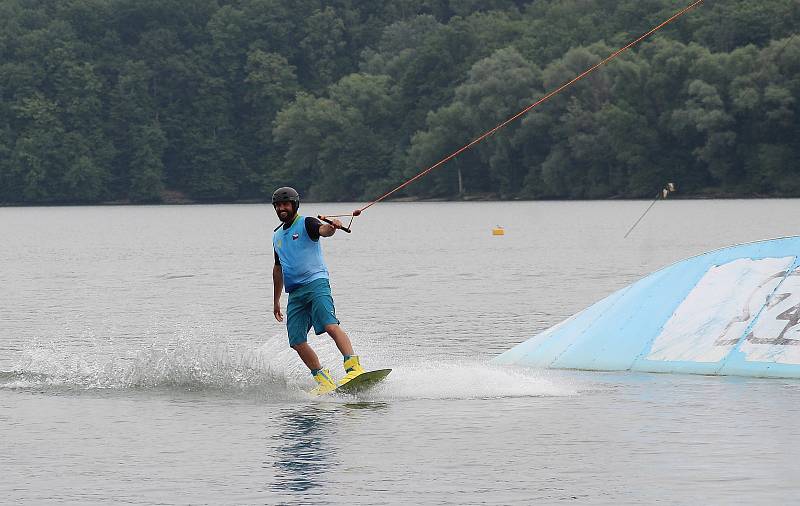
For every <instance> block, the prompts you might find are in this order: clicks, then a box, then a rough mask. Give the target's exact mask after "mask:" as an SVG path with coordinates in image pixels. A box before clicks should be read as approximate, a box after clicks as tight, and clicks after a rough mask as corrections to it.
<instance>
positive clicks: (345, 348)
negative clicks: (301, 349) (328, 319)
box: [312, 323, 355, 356]
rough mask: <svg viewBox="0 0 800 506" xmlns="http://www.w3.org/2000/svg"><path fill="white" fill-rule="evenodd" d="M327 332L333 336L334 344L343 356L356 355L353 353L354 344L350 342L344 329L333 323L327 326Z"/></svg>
mask: <svg viewBox="0 0 800 506" xmlns="http://www.w3.org/2000/svg"><path fill="white" fill-rule="evenodd" d="M325 332H327V333H328V335H329V336H331V338H332V339H333V342H334V343H336V347H337V348H339V352H341V354H342V355H343V356H350V355H355V353H353V344H352V343H351V342H350V338H349V337H347V333H345V331H344V330H342V327H340V326H338V325H336V324H335V323H331V324H329V325H325ZM312 353H313V351H312Z"/></svg>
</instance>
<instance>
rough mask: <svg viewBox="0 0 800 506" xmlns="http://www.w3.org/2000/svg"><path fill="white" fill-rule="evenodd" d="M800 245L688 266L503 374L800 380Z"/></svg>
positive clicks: (654, 277)
mask: <svg viewBox="0 0 800 506" xmlns="http://www.w3.org/2000/svg"><path fill="white" fill-rule="evenodd" d="M798 257H800V236H796V237H785V238H780V239H771V240H767V241H760V242H754V243H748V244H740V245H737V246H731V247H728V248H724V249H720V250H716V251H711V252H708V253H704V254H702V255H699V256H696V257H692V258H688V259H686V260H682V261H680V262H678V263H675V264H673V265H671V266H669V267H666V268H664V269H661V270H659V271H656V272H654V273H652V274H650V275H649V276H647V277H645V278H643V279H641V280H639V281H637V282H636V283H633V284H632V285H629V286H627V287H625V288H623V289H621V290H619V291H617V292H615V293H613V294H611V295H609V296H608V297H606V298H605V299H603V300H601V301H599V302H597V303H595V304H594V305H592V306H590V307H588V308H587V309H585V310H583V311H581V312H580V313H577V314H576V315H574V316H572V317H571V318H569V319H567V320H565V321H563V322H561V323H559V324H557V325H555V326H554V327H551V328H549V329H547V330H545V331H544V332H542V333H541V334H539V335H537V336H534V337H532V338H530V339H528V340H527V341H525V342H523V343H521V344H519V345H517V346H515V347H514V348H511V349H510V350H508V351H506V352H504V353H502V354H501V355H499V356H497V357H496V358H495V359H494V361H495V363H499V364H515V365H521V366H529V367H538V368H554V369H583V370H594V371H644V372H661V373H667V372H670V373H690V374H714V375H736V376H759V377H782V378H800V260H798Z"/></svg>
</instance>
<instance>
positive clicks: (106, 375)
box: [0, 339, 297, 394]
mask: <svg viewBox="0 0 800 506" xmlns="http://www.w3.org/2000/svg"><path fill="white" fill-rule="evenodd" d="M266 356H267V355H266V354H265V353H264V350H261V349H232V348H230V347H228V346H225V345H221V344H219V343H203V342H196V341H191V340H187V339H179V340H177V341H175V342H173V343H166V344H164V343H153V344H151V345H150V346H149V347H147V348H145V349H143V350H139V351H133V352H130V353H129V354H128V356H111V357H109V356H102V355H97V354H92V353H85V354H76V353H75V352H74V351H73V352H71V353H70V352H66V351H62V350H59V349H58V347H56V346H54V345H49V346H48V345H41V344H34V345H32V346H31V347H29V348H27V349H25V350H24V351H23V353H22V358H21V360H19V361H18V363H17V364H16V365H15V366H14V368H13V370H11V371H5V372H0V388H3V389H40V390H42V389H44V390H183V391H215V390H216V391H220V392H225V393H243V394H245V393H254V392H257V393H266V394H270V393H272V394H275V393H281V392H283V393H286V392H289V391H290V390H292V388H291V387H290V386H289V382H288V381H287V371H286V370H285V369H283V368H277V367H273V366H272V364H270V363H269V362H268V361H266V360H265V358H266ZM294 390H297V389H294Z"/></svg>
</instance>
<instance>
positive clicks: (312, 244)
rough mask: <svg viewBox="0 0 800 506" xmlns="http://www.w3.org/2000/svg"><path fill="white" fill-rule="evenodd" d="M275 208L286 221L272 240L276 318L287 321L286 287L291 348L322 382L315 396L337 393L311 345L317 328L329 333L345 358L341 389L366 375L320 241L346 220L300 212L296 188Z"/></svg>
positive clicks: (282, 192) (278, 196) (276, 200)
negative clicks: (340, 314) (343, 322)
mask: <svg viewBox="0 0 800 506" xmlns="http://www.w3.org/2000/svg"><path fill="white" fill-rule="evenodd" d="M272 207H274V208H275V212H276V213H277V215H278V218H279V219H280V220H281V222H282V223H283V224H282V225H281V226H279V227H278V228H276V229H275V233H274V234H273V236H272V247H273V250H274V252H275V266H274V267H273V268H272V284H273V287H274V289H275V303H274V307H273V310H272V312H273V313H274V314H275V319H276V320H278V321H279V322H282V321H283V313H281V292H282V291H283V288H284V285H285V287H286V293H288V294H289V303H288V304H287V306H286V329H287V331H288V334H289V345H290V346H291V347H292V348H293V349H294V350H295V351H296V352H297V354H298V355H300V359H301V360H302V361H303V363H305V364H306V366H308V368H309V369H310V370H311V374H312V376H314V379H315V380H316V381H317V383H319V385H317V387H316V388H315V389H314V390H313V391H312V392H314V393H317V394H324V393H326V392H330V391H331V390H333V389H335V388H336V387H337V384H336V383H335V382H334V381H333V379H332V378H331V373H330V371H329V370H328V369H323V368H322V365H321V364H320V361H319V358H318V357H317V354H316V353H315V352H314V350H313V349H312V348H311V346H310V345H309V344H308V331H309V330H311V327H314V332H315V333H316V334H317V335H320V334H322V333H323V332H327V333H328V335H329V336H331V338H333V341H334V342H335V343H336V347H337V348H339V351H340V352H341V353H342V356H343V357H344V370H345V376H344V378H342V380H341V381H340V382H339V385H343V384H345V383H347V382H348V381H350V380H352V379H353V378H355V377H356V376H358V375H360V374H363V373H364V369H363V368H362V367H361V364H359V360H358V356H356V355H355V354H354V353H353V345H352V344H351V343H350V338H349V337H347V334H346V333H345V332H344V330H342V328H341V327H340V326H339V320H338V319H337V318H336V310H335V309H334V307H333V297H332V296H331V286H330V283H329V281H328V267H327V266H326V265H325V261H324V260H323V258H322V246H321V245H320V243H319V239H320V237H331V236H332V235H333V234H334V233H336V228H337V227H341V226H342V222H341V221H339V220H331V221H332V223H333V225H331V224H328V223H322V222H320V221H319V220H318V219H316V218H311V217H309V218H304V217H302V216H300V215H299V214H297V210H298V209H299V208H300V195H299V194H298V193H297V191H295V190H294V188H289V187H283V188H278V189H277V190H275V193H273V194H272Z"/></svg>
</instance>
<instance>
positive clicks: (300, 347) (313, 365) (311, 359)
mask: <svg viewBox="0 0 800 506" xmlns="http://www.w3.org/2000/svg"><path fill="white" fill-rule="evenodd" d="M345 337H347V336H345ZM292 348H294V351H296V352H297V354H298V355H300V360H302V361H303V363H304V364H306V367H308V368H309V369H310V370H312V371H313V370H315V369H322V365H321V364H320V363H319V357H317V354H316V352H314V349H313V348H312V347H311V346H309V344H308V343H301V344H295V345H294V346H292Z"/></svg>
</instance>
